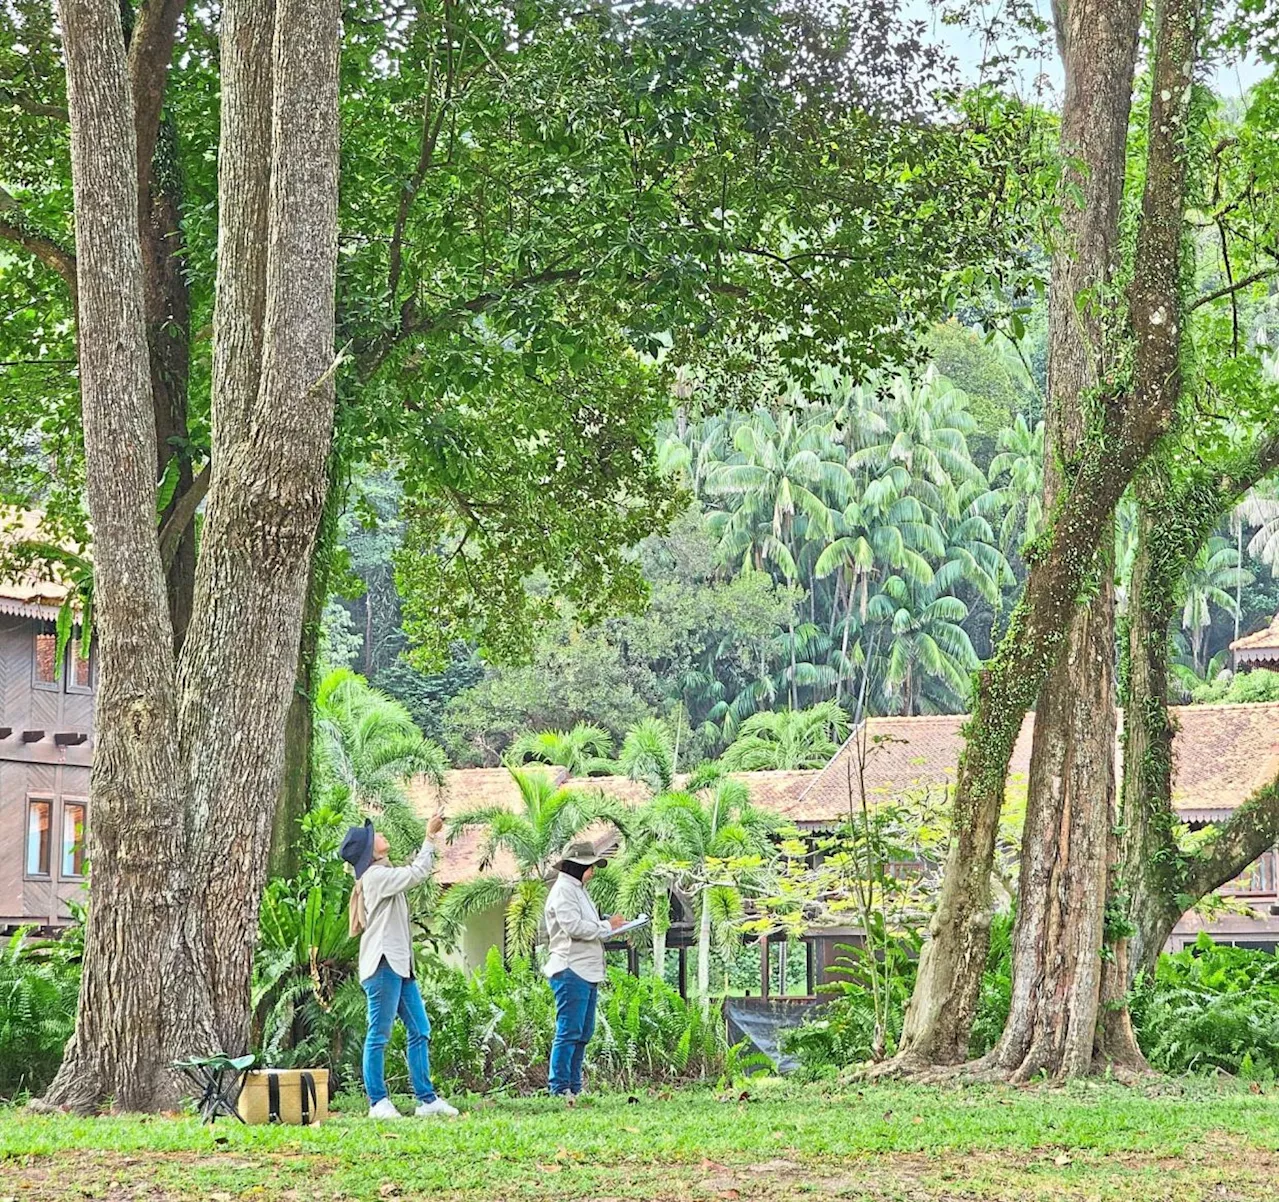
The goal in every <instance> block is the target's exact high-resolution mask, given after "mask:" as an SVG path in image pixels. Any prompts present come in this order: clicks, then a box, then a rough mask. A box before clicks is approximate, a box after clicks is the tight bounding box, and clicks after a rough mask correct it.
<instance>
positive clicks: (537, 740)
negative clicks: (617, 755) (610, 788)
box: [506, 722, 613, 776]
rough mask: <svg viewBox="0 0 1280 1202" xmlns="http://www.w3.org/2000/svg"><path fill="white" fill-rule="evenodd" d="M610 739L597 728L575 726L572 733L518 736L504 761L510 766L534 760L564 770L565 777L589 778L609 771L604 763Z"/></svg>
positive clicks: (606, 761)
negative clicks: (510, 764) (509, 763)
mask: <svg viewBox="0 0 1280 1202" xmlns="http://www.w3.org/2000/svg"><path fill="white" fill-rule="evenodd" d="M612 750H613V737H612V736H611V735H610V734H609V732H608V731H607V730H605V729H604V728H603V727H601V726H593V725H591V723H589V722H579V723H578V724H577V725H576V726H575V727H574V728H573V729H572V730H570V731H562V730H544V731H539V732H536V733H532V734H526V735H521V736H520V738H518V739H516V741H515V742H514V743H512V745H511V747H510V748H509V750H508V751H507V756H506V758H507V759H508V761H509V762H511V763H513V764H517V765H519V764H523V763H525V762H527V761H528V760H537V761H539V762H541V763H543V764H556V765H559V766H560V767H561V768H564V769H566V771H567V775H569V776H590V775H592V774H593V773H598V772H601V771H605V772H607V771H608V770H609V768H610V767H612V764H611V761H610V760H609V759H608V755H609V753H610V752H611V751H612Z"/></svg>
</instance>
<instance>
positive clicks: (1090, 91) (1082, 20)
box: [987, 0, 1142, 1081]
mask: <svg viewBox="0 0 1280 1202" xmlns="http://www.w3.org/2000/svg"><path fill="white" fill-rule="evenodd" d="M1055 18H1056V20H1057V21H1058V22H1059V29H1058V44H1059V46H1060V48H1061V51H1062V58H1063V69H1064V74H1065V79H1066V95H1065V98H1064V103H1063V110H1062V133H1061V142H1062V153H1063V154H1064V155H1066V156H1069V157H1070V158H1071V159H1072V160H1074V161H1075V162H1077V163H1078V164H1079V165H1080V168H1081V170H1077V169H1075V168H1074V167H1073V168H1072V170H1071V171H1070V172H1069V173H1068V179H1069V180H1070V182H1071V183H1072V184H1074V185H1075V186H1076V187H1078V188H1079V189H1080V191H1081V193H1082V194H1083V199H1084V203H1083V204H1082V205H1078V206H1077V205H1074V204H1072V203H1071V201H1070V198H1069V196H1064V203H1063V241H1062V244H1061V246H1059V247H1058V248H1057V250H1056V252H1055V254H1054V258H1053V268H1052V287H1051V290H1050V299H1049V408H1048V412H1047V415H1046V417H1047V423H1046V424H1047V433H1048V437H1047V438H1046V440H1045V469H1044V477H1045V486H1044V508H1045V512H1047V513H1051V512H1053V508H1054V505H1055V504H1056V503H1057V500H1058V497H1059V496H1060V495H1061V493H1062V491H1063V489H1064V488H1065V486H1066V479H1065V477H1064V473H1063V465H1064V464H1067V463H1070V462H1072V461H1073V460H1074V459H1075V457H1076V456H1077V455H1078V454H1079V452H1080V448H1081V446H1082V444H1083V443H1084V441H1085V434H1086V424H1087V422H1088V421H1089V419H1090V416H1091V415H1090V394H1091V392H1092V391H1093V390H1094V389H1096V388H1097V386H1098V382H1099V380H1100V379H1101V378H1102V376H1103V373H1104V368H1105V365H1106V363H1107V359H1108V356H1112V357H1114V355H1115V348H1114V346H1113V347H1110V348H1108V346H1107V341H1108V339H1107V332H1106V330H1105V328H1104V321H1103V317H1102V314H1103V312H1104V309H1103V307H1102V305H1101V298H1102V297H1103V296H1104V295H1105V293H1106V289H1107V288H1108V287H1109V286H1110V283H1111V280H1112V276H1113V271H1114V268H1115V265H1116V259H1117V248H1118V242H1119V211H1120V199H1121V196H1122V195H1123V192H1124V180H1125V163H1126V154H1125V144H1126V140H1127V135H1128V131H1129V109H1130V95H1131V92H1132V86H1133V73H1134V64H1135V61H1136V56H1137V48H1138V30H1139V26H1140V24H1141V19H1142V6H1141V4H1137V3H1125V4H1111V3H1108V4H1098V3H1090V2H1088V0H1083V2H1082V0H1070V2H1068V3H1062V4H1059V5H1057V6H1056V8H1055ZM1081 295H1093V296H1096V297H1098V298H1099V302H1098V304H1097V306H1096V307H1095V306H1088V305H1087V306H1084V307H1081V306H1080V305H1079V304H1078V303H1077V298H1078V297H1080V296H1081ZM1113 341H1114V338H1113ZM1113 539H1114V532H1113V523H1112V522H1110V521H1108V522H1106V523H1104V525H1103V530H1102V539H1101V545H1100V546H1099V547H1098V548H1095V550H1094V556H1095V561H1094V567H1093V575H1094V579H1095V581H1096V583H1095V584H1094V585H1093V586H1092V587H1089V588H1086V589H1085V591H1084V595H1083V596H1082V597H1081V599H1080V601H1079V603H1078V604H1077V606H1076V609H1075V612H1074V613H1073V614H1072V617H1071V622H1070V626H1069V629H1068V631H1067V637H1066V641H1065V645H1064V646H1063V648H1062V650H1061V652H1060V653H1059V654H1058V656H1057V658H1056V660H1055V662H1054V664H1053V666H1052V667H1051V669H1050V671H1049V675H1048V677H1047V679H1046V680H1045V683H1044V685H1043V687H1042V688H1041V690H1040V696H1039V699H1038V701H1037V703H1036V724H1035V737H1034V742H1033V745H1032V752H1031V771H1030V777H1029V779H1028V782H1027V816H1026V821H1025V824H1024V827H1023V838H1022V852H1021V856H1020V861H1019V863H1020V867H1019V877H1018V909H1017V919H1016V923H1015V927H1014V934H1013V952H1012V965H1013V983H1012V994H1011V1004H1010V1007H1009V1017H1008V1020H1007V1022H1006V1025H1005V1029H1004V1033H1003V1035H1002V1037H1001V1039H1000V1042H999V1043H998V1044H997V1046H996V1048H995V1049H993V1051H992V1053H991V1055H990V1056H989V1057H988V1058H987V1063H988V1065H989V1066H991V1067H994V1068H996V1069H998V1070H1000V1071H1001V1072H1004V1073H1008V1074H1010V1075H1011V1077H1012V1079H1014V1080H1017V1081H1022V1080H1027V1079H1029V1078H1031V1077H1033V1076H1035V1075H1036V1074H1038V1073H1041V1072H1048V1073H1049V1074H1050V1075H1052V1076H1054V1077H1065V1076H1072V1075H1077V1074H1080V1073H1084V1072H1087V1071H1088V1070H1089V1068H1090V1065H1091V1063H1092V1059H1093V1033H1094V1026H1095V1023H1096V1019H1097V1008H1098V988H1099V980H1100V971H1101V960H1100V959H1099V955H1098V949H1099V948H1100V947H1101V945H1102V926H1103V907H1104V904H1105V896H1106V839H1107V829H1108V826H1109V824H1110V822H1111V813H1112V805H1113V802H1114V791H1115V764H1114V749H1115V734H1116V713H1115V702H1114V682H1113V679H1112V676H1113V673H1112V658H1113V647H1114V637H1115V636H1114V628H1115V590H1114V587H1113V585H1112V568H1111V555H1110V554H1109V553H1108V551H1107V550H1106V547H1107V544H1108V543H1110V542H1111V541H1112V540H1113Z"/></svg>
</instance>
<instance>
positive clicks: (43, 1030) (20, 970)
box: [0, 926, 83, 1098]
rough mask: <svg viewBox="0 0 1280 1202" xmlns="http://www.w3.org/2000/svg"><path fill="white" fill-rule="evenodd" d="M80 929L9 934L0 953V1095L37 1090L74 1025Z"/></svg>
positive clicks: (56, 1062)
mask: <svg viewBox="0 0 1280 1202" xmlns="http://www.w3.org/2000/svg"><path fill="white" fill-rule="evenodd" d="M82 951H83V934H82V929H81V928H80V927H79V926H77V927H74V928H72V929H71V930H69V931H68V932H67V933H66V934H65V935H64V936H63V938H62V939H31V938H30V928H26V927H24V928H20V929H19V930H18V931H16V932H15V933H14V934H13V935H11V936H10V937H9V940H8V942H7V943H5V944H4V947H3V952H2V953H0V1098H11V1097H14V1096H15V1095H17V1094H23V1093H31V1094H38V1093H40V1092H41V1091H42V1090H43V1089H44V1088H45V1086H46V1085H48V1084H49V1082H50V1081H52V1080H53V1075H54V1073H56V1072H57V1071H58V1065H59V1064H60V1063H61V1062H62V1050H63V1048H65V1047H66V1044H67V1040H68V1039H69V1038H70V1037H71V1033H72V1031H73V1030H74V1028H75V1021H76V997H77V995H78V994H79V991H80V957H81V954H82Z"/></svg>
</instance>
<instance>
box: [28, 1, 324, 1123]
mask: <svg viewBox="0 0 1280 1202" xmlns="http://www.w3.org/2000/svg"><path fill="white" fill-rule="evenodd" d="M264 9H265V6H263V5H262V4H257V3H252V2H249V0H243V2H241V0H232V2H231V3H229V4H228V5H227V6H226V7H225V8H224V12H223V21H224V26H223V30H222V36H223V62H224V72H226V71H227V68H228V64H230V67H229V74H227V73H224V80H223V83H224V91H223V123H224V124H223V133H224V139H225V141H224V146H223V156H224V161H225V160H226V158H227V156H228V154H229V153H230V152H231V151H234V150H235V149H236V148H239V152H240V158H239V159H238V160H236V162H235V163H234V164H233V165H232V166H231V167H230V168H229V169H228V173H227V177H224V178H220V185H219V186H220V190H221V193H222V197H221V205H220V207H221V210H222V212H223V214H224V216H226V217H227V218H228V220H229V221H230V223H231V225H232V226H233V229H232V231H231V235H235V236H231V235H229V234H228V231H226V230H224V231H223V232H222V235H221V237H220V247H219V265H218V288H219V292H218V296H217V302H216V303H217V311H216V314H217V315H216V319H215V332H216V336H218V337H220V338H221V340H222V348H221V352H220V356H221V357H220V358H218V354H217V353H216V354H215V360H216V362H215V391H214V394H213V397H212V412H213V416H214V427H215V431H217V437H216V438H215V444H214V459H213V465H212V487H211V493H210V498H209V507H208V514H207V520H206V523H205V531H204V539H203V541H202V545H201V550H200V557H199V562H198V565H197V577H196V591H195V603H194V606H193V610H192V614H191V621H190V625H189V627H188V632H187V637H186V639H185V641H184V642H183V644H182V648H181V651H180V652H179V653H178V654H177V656H176V659H175V651H174V638H173V627H172V623H171V620H170V617H169V607H168V598H167V594H166V588H165V578H164V567H163V557H162V554H161V548H160V539H159V537H158V533H157V524H156V475H155V471H156V465H157V462H158V459H157V455H158V449H157V444H156V420H155V412H154V409H153V405H152V399H153V398H152V390H151V379H150V376H151V373H150V368H149V363H148V340H147V312H146V303H145V296H144V292H145V290H144V286H143V274H142V262H141V253H142V246H141V244H142V241H143V239H141V238H140V237H139V236H138V223H137V220H136V214H137V212H138V175H137V162H136V150H135V146H136V142H135V130H134V116H135V114H134V111H133V105H132V103H131V99H130V93H129V81H128V75H127V72H126V69H125V50H124V42H123V37H122V34H121V27H120V9H119V6H118V5H116V4H114V3H112V2H111V0H68V2H67V3H66V4H64V5H63V9H62V12H63V28H64V35H65V44H66V57H67V62H68V80H69V95H70V97H71V104H70V110H71V119H72V142H73V175H74V183H75V198H76V232H77V244H78V246H79V248H80V250H81V252H82V253H83V254H84V255H85V261H84V263H83V264H82V266H81V268H80V275H81V276H82V277H83V278H82V279H81V281H80V294H81V325H80V335H81V357H82V371H83V390H84V423H85V439H86V457H87V467H88V476H89V482H88V491H89V503H90V512H91V516H92V518H93V524H94V535H95V541H94V555H95V568H96V573H97V575H96V579H95V589H96V600H97V604H98V613H99V623H100V625H99V637H100V640H101V657H102V685H101V688H100V690H99V694H98V698H97V712H96V738H97V748H96V755H95V762H94V786H93V787H94V798H95V807H96V809H95V823H94V833H93V840H94V842H93V846H92V847H91V854H92V855H93V857H94V897H93V906H92V909H91V915H90V920H89V929H88V932H87V940H88V945H87V951H86V961H85V972H84V979H83V981H82V986H81V1002H80V1009H79V1013H78V1018H77V1029H76V1034H75V1036H74V1037H73V1040H72V1043H71V1045H70V1048H69V1054H68V1057H67V1060H66V1062H65V1063H64V1066H63V1070H62V1072H61V1073H60V1074H59V1077H58V1079H57V1081H55V1083H54V1086H53V1088H52V1089H51V1091H50V1095H49V1099H48V1100H49V1101H50V1102H53V1103H70V1104H73V1105H75V1106H76V1107H78V1108H82V1109H83V1108H90V1107H92V1106H93V1105H95V1104H97V1103H100V1102H101V1101H102V1100H104V1099H106V1098H108V1097H111V1098H114V1100H115V1101H116V1103H117V1104H118V1105H121V1106H123V1107H125V1108H128V1109H153V1108H155V1107H157V1106H160V1105H166V1104H168V1103H169V1102H171V1101H172V1098H173V1096H174V1095H175V1092H176V1086H175V1083H174V1081H173V1079H172V1076H171V1073H170V1072H169V1069H168V1066H169V1063H170V1061H172V1060H173V1059H174V1058H175V1057H176V1056H178V1055H181V1054H184V1053H188V1052H201V1053H209V1052H211V1051H214V1050H221V1051H226V1052H233V1053H234V1052H240V1051H243V1050H245V1048H246V1046H247V1043H248V1038H249V990H250V974H251V966H252V954H253V949H254V945H255V942H256V935H257V916H258V905H259V900H260V897H261V892H262V887H263V884H264V882H265V877H266V871H267V861H268V854H269V850H270V831H271V824H272V817H273V811H274V809H275V804H276V799H277V797H278V794H279V789H280V777H281V771H282V767H283V744H282V739H281V733H282V730H283V728H284V724H285V717H286V714H287V712H288V709H289V705H290V700H291V697H292V695H293V684H294V678H295V672H296V670H297V660H298V651H299V643H300V636H301V630H302V622H303V609H304V603H305V599H306V593H307V583H308V565H309V564H310V561H311V552H312V547H313V544H314V541H315V537H316V530H317V526H318V524H319V522H320V518H321V514H322V512H323V508H324V499H325V491H326V484H327V470H326V468H327V461H328V454H329V445H330V440H331V437H332V427H333V395H334V392H333V374H334V371H335V369H336V364H335V362H334V357H333V336H334V324H333V323H334V280H335V267H336V223H337V173H338V161H337V137H338V134H337V65H338V38H339V7H338V3H337V0H322V2H319V3H315V2H310V3H308V2H305V0H287V2H284V3H281V4H279V5H278V6H276V7H275V8H274V9H272V10H270V13H271V17H273V18H274V37H273V36H272V32H273V24H272V20H271V19H270V18H268V19H267V20H266V22H265V25H264V23H263V12H264ZM264 79H265V80H269V81H270V92H269V95H268V100H269V103H268V104H267V106H266V110H265V112H266V117H265V119H264V116H263V110H261V109H260V108H259V107H258V105H259V102H260V101H262V99H263V97H262V91H261V83H262V81H263V80H264ZM263 139H265V142H264V141H263ZM233 157H234V156H233ZM246 163H247V164H249V165H250V166H251V168H252V170H250V169H248V168H245V169H244V170H241V168H244V165H245V164H246ZM263 164H265V165H266V168H267V176H266V178H267V179H268V180H269V190H268V192H267V197H268V199H267V201H266V204H265V221H264V223H262V224H261V226H260V227H257V226H255V230H256V233H257V237H249V236H248V234H247V231H246V222H248V223H249V224H252V222H251V221H250V220H249V218H250V217H251V216H252V214H253V209H252V200H253V197H252V196H249V197H248V198H247V199H248V201H249V204H248V205H247V206H246V196H245V195H244V194H243V193H242V194H240V195H235V196H234V197H233V196H232V195H231V194H230V193H229V189H232V188H245V189H249V190H250V191H252V189H251V188H250V184H251V183H253V182H255V181H254V179H253V178H250V179H246V172H247V174H248V175H249V176H250V177H253V176H254V173H255V172H256V171H257V170H258V169H259V168H261V167H262V165H263ZM257 182H259V183H260V182H261V181H260V180H259V181H257ZM233 199H234V201H235V203H234V204H233V203H232V201H233ZM255 354H256V355H257V356H258V359H257V360H255V361H253V362H248V361H247V360H246V356H248V357H252V356H253V355H255Z"/></svg>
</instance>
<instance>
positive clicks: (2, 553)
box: [0, 506, 71, 619]
mask: <svg viewBox="0 0 1280 1202" xmlns="http://www.w3.org/2000/svg"><path fill="white" fill-rule="evenodd" d="M43 521H44V515H43V514H42V513H40V512H39V511H37V510H31V509H14V508H11V507H6V506H0V613H3V614H16V615H18V616H19V617H24V618H49V619H52V618H55V617H57V615H58V610H59V609H60V608H61V606H62V603H63V602H64V601H65V600H66V599H67V594H68V593H69V592H70V591H71V590H70V587H69V586H68V585H67V584H66V583H65V582H64V581H61V580H58V579H50V578H49V576H50V573H48V572H47V571H46V572H37V571H34V570H31V571H24V572H15V571H14V570H13V569H12V568H11V567H10V566H9V565H8V563H7V560H8V551H9V548H10V547H12V546H13V545H14V544H15V543H20V542H27V541H30V540H33V539H35V540H41V541H46V542H48V541H53V539H52V536H51V535H50V534H49V533H48V532H47V531H45V530H44V529H43V527H42V522H43Z"/></svg>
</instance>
